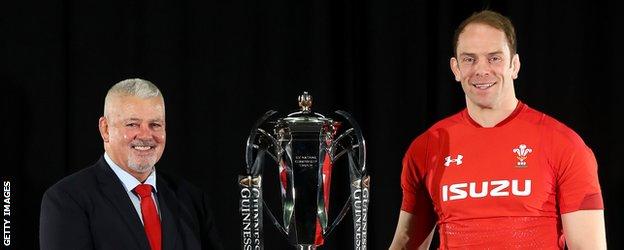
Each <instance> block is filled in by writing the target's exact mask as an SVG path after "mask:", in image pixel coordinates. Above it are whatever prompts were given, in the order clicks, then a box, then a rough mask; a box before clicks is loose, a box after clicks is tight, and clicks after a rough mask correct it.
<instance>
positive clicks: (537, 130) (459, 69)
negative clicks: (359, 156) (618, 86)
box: [390, 10, 606, 249]
mask: <svg viewBox="0 0 624 250" xmlns="http://www.w3.org/2000/svg"><path fill="white" fill-rule="evenodd" d="M454 49H455V56H454V57H452V58H451V59H450V66H451V70H452V71H453V74H454V75H455V80H456V81H458V82H461V86H462V89H463V90H464V93H465V96H466V109H464V110H463V111H461V112H460V113H457V114H455V115H453V116H450V117H448V118H446V119H443V120H441V121H439V122H438V123H436V124H435V125H433V126H432V127H431V128H429V129H428V130H427V131H426V132H424V133H423V134H421V135H420V136H418V137H417V138H416V139H415V140H414V141H413V142H412V144H411V145H410V147H409V149H408V150H407V152H406V154H405V157H404V159H403V172H402V175H401V187H402V188H403V203H402V206H401V212H400V215H399V221H398V224H397V228H396V232H395V235H394V239H393V241H392V245H391V246H390V249H417V248H418V249H420V248H424V249H426V248H428V247H429V245H430V243H431V239H432V237H433V230H434V229H435V228H436V226H437V227H438V232H439V235H440V248H441V249H447V248H451V249H452V248H462V249H483V248H490V249H491V248H495V249H496V248H504V249H507V248H522V249H525V248H532V249H563V248H564V245H566V244H567V247H568V248H569V249H606V237H605V228H604V215H603V204H602V195H601V191H600V185H599V183H598V176H597V164H596V159H595V158H594V155H593V153H592V151H591V149H589V148H588V147H587V146H586V145H585V143H584V142H583V140H582V139H581V138H580V137H579V136H578V135H577V134H576V133H575V132H574V131H572V130H571V129H570V128H568V127H566V126H565V125H564V124H562V123H560V122H558V121H556V120H555V119H553V118H551V117H549V116H547V115H545V114H543V113H541V112H539V111H537V110H534V109H532V108H530V107H528V106H527V105H526V104H524V103H522V102H520V101H519V100H518V99H517V98H516V95H515V92H514V85H513V79H516V78H517V76H518V71H519V70H520V57H519V56H518V54H517V53H516V38H515V31H514V27H513V25H512V24H511V22H510V21H509V19H507V18H506V17H504V16H502V15H500V14H499V13H496V12H493V11H487V10H486V11H481V12H478V13H475V14H473V15H472V16H470V17H469V18H467V19H466V20H464V21H463V22H462V23H461V24H460V25H459V27H458V29H457V30H456V32H455V38H454Z"/></svg>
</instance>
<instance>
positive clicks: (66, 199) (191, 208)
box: [39, 157, 221, 250]
mask: <svg viewBox="0 0 624 250" xmlns="http://www.w3.org/2000/svg"><path fill="white" fill-rule="evenodd" d="M156 183H157V189H158V192H157V194H156V195H157V196H158V206H159V211H160V217H161V227H162V249H163V250H169V249H221V243H220V242H219V239H218V236H217V230H216V228H215V225H214V221H213V216H212V213H211V211H210V209H209V206H208V205H209V204H208V199H207V197H206V196H205V194H204V193H203V192H201V191H200V190H199V189H197V188H195V187H193V186H192V185H190V184H189V183H188V182H185V181H183V180H180V179H177V178H173V177H171V176H167V175H164V174H162V173H161V171H159V172H157V173H156ZM39 243H40V247H41V249H63V250H67V249H112V250H118V249H119V250H121V249H123V250H131V249H149V243H148V240H147V236H146V234H145V231H144V228H143V224H142V223H141V220H140V218H139V215H138V214H137V212H136V210H135V208H134V206H133V205H132V202H131V201H130V198H129V197H128V194H127V193H126V190H125V189H124V187H123V184H122V183H121V181H120V180H119V178H118V177H117V176H116V175H115V173H114V172H113V170H112V169H111V168H110V167H109V166H108V164H107V163H106V161H105V160H104V158H103V157H102V158H100V160H99V161H98V162H97V163H96V164H94V165H93V166H90V167H88V168H86V169H84V170H81V171H79V172H77V173H75V174H72V175H70V176H68V177H66V178H64V179H62V180H61V181H59V182H58V183H56V184H55V185H54V186H52V187H51V188H49V189H48V190H47V191H46V192H45V194H44V195H43V200H42V202H41V217H40V221H39Z"/></svg>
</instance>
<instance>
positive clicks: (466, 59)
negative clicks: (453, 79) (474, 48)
mask: <svg viewBox="0 0 624 250" xmlns="http://www.w3.org/2000/svg"><path fill="white" fill-rule="evenodd" d="M462 62H464V63H473V62H474V58H472V57H464V58H463V59H462Z"/></svg>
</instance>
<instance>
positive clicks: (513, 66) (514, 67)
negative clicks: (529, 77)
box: [511, 54, 520, 79]
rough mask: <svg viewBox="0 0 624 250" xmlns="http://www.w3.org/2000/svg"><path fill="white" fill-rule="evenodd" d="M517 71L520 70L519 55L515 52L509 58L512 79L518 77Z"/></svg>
mask: <svg viewBox="0 0 624 250" xmlns="http://www.w3.org/2000/svg"><path fill="white" fill-rule="evenodd" d="M518 72H520V55H518V54H515V55H514V56H513V57H512V58H511V77H512V78H513V79H516V78H518Z"/></svg>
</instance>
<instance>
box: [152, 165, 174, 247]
mask: <svg viewBox="0 0 624 250" xmlns="http://www.w3.org/2000/svg"><path fill="white" fill-rule="evenodd" d="M156 179H157V181H156V185H157V186H158V203H159V204H158V205H159V207H160V211H161V214H160V216H161V228H162V235H163V237H162V239H163V242H162V246H163V249H165V250H169V249H176V243H177V241H178V229H179V225H178V219H177V218H179V207H178V202H177V199H176V198H175V194H174V193H173V192H172V190H171V189H170V188H169V185H168V183H167V182H166V181H165V180H164V179H163V178H160V177H159V175H158V173H156Z"/></svg>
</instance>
